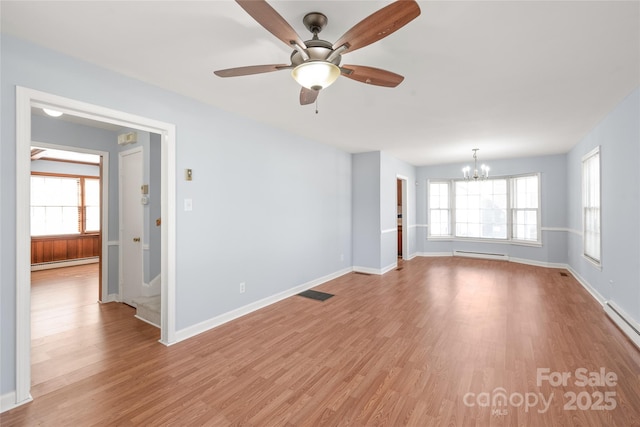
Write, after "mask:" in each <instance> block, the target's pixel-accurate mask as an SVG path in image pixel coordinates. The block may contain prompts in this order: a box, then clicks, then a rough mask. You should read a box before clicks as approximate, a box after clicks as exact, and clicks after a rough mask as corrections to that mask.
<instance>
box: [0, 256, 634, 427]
mask: <svg viewBox="0 0 640 427" xmlns="http://www.w3.org/2000/svg"><path fill="white" fill-rule="evenodd" d="M84 268H85V267H82V268H78V270H75V271H79V272H78V273H76V272H74V271H73V270H71V269H69V270H68V272H69V273H68V274H67V275H66V276H64V277H60V278H59V282H60V283H58V285H57V286H64V287H65V290H64V291H60V290H55V291H50V290H49V289H51V288H52V287H53V286H54V284H52V283H50V282H49V281H44V282H43V283H40V282H39V281H38V280H37V278H36V279H34V284H33V287H34V291H33V305H34V311H33V323H34V325H33V354H34V360H33V380H34V386H33V390H32V392H33V395H34V397H35V400H34V401H33V402H32V403H29V404H27V405H24V406H22V407H19V408H16V409H14V410H12V411H10V412H6V413H4V414H2V416H1V418H0V422H1V424H2V425H3V426H13V425H52V426H58V425H74V426H85V425H104V426H107V425H122V426H129V425H212V426H227V425H246V426H303V425H328V426H342V425H345V426H346V425H358V426H359V425H367V426H372V425H384V426H400V425H415V426H441V425H443V426H490V425H495V426H507V425H508V426H512V425H513V426H516V425H517V426H624V427H629V426H640V352H639V351H638V349H637V348H635V347H634V346H633V345H632V344H631V342H630V341H629V340H628V339H627V338H626V337H625V336H624V335H623V334H622V333H621V332H620V331H619V330H618V329H617V328H616V327H615V325H614V324H613V323H611V321H610V320H608V318H607V317H606V315H605V314H604V313H603V311H602V308H601V307H600V306H599V305H598V304H597V303H596V301H594V300H593V299H592V297H591V296H590V295H589V294H588V293H587V292H586V291H584V289H583V288H582V287H581V286H580V285H579V284H578V283H577V282H576V281H575V280H574V279H573V278H572V277H571V276H566V277H565V276H561V274H560V273H561V271H560V270H554V269H544V268H539V267H532V266H526V265H520V264H514V263H507V262H500V261H484V260H472V259H464V258H416V259H414V260H412V261H408V262H404V263H403V264H402V265H401V268H400V269H399V270H396V271H392V272H389V273H387V274H385V275H384V276H368V275H362V274H356V273H353V274H349V275H346V276H343V277H341V278H339V279H337V280H334V281H331V282H329V283H326V284H324V285H322V286H320V287H318V288H316V289H318V290H321V291H324V292H329V293H333V294H335V296H334V297H333V298H330V299H328V300H327V301H325V302H318V301H314V300H310V299H305V298H302V297H298V296H295V297H291V298H288V299H286V300H283V301H281V302H279V303H276V304H273V305H271V306H269V307H267V308H265V309H262V310H259V311H257V312H254V313H252V314H250V315H247V316H245V317H243V318H240V319H237V320H235V321H233V322H230V323H227V324H225V325H222V326H220V327H218V328H216V329H214V330H211V331H209V332H206V333H203V334H201V335H198V336H197V337H194V338H192V339H189V340H186V341H184V342H181V343H178V344H175V345H173V346H171V347H165V346H163V345H162V344H159V343H158V342H157V340H158V338H159V332H158V330H157V329H156V328H154V327H152V326H150V325H147V324H145V323H143V322H141V321H139V320H137V319H135V318H134V317H133V314H134V312H133V311H134V310H133V309H132V308H130V307H127V306H125V305H121V304H116V303H110V304H105V305H98V304H96V303H94V302H93V301H95V299H96V294H95V293H96V292H95V291H94V293H93V295H92V294H91V292H90V293H89V294H88V296H87V298H86V299H85V298H84V297H78V300H77V305H76V304H75V303H72V302H71V299H72V298H71V297H69V296H65V297H62V296H61V294H62V292H64V293H74V294H75V295H80V294H81V293H82V292H83V291H81V290H78V288H79V287H80V288H81V287H82V286H84V285H86V283H85V282H86V278H85V273H84V272H82V269H84ZM34 276H35V275H34ZM74 284H77V285H78V286H75V285H74ZM61 299H62V300H63V301H64V302H65V303H68V304H67V305H65V306H60V305H58V304H56V303H55V302H54V301H56V300H58V301H60V300H61ZM51 305H53V306H54V307H57V308H45V307H47V306H51ZM45 313H47V314H45ZM545 368H547V369H549V372H551V373H552V372H560V373H562V372H569V373H571V378H569V379H568V383H567V385H565V386H562V385H557V386H552V385H551V384H549V382H548V381H544V382H543V383H541V384H540V385H538V381H537V370H538V369H545ZM580 368H585V369H586V370H587V371H589V372H592V371H599V370H600V369H601V368H604V369H605V370H606V372H613V373H615V375H617V382H616V384H615V385H613V386H611V385H610V386H589V385H587V386H580V385H576V384H575V381H576V379H577V378H576V377H575V372H576V370H577V369H580ZM500 388H501V389H500ZM502 389H504V391H503V393H504V395H505V396H507V399H508V401H507V404H506V405H505V406H491V404H490V401H489V406H480V403H483V402H485V401H486V400H483V399H485V398H487V397H488V398H489V399H490V398H492V397H494V396H495V395H496V394H499V392H500V390H502ZM483 393H485V394H483ZM565 393H569V394H567V395H565ZM571 393H575V395H576V396H577V397H578V400H577V402H574V403H573V407H574V408H575V409H574V410H568V409H565V405H568V406H569V408H571V407H572V402H571ZM605 393H607V396H608V397H607V400H606V401H600V402H599V403H598V402H597V400H598V396H604V395H605ZM612 393H613V394H612ZM540 394H541V395H542V397H543V398H544V399H545V400H547V401H548V400H549V399H551V403H550V404H549V407H548V408H547V409H546V410H545V409H544V406H543V404H542V403H541V402H538V404H537V405H536V406H533V405H532V407H531V408H525V404H523V403H522V402H523V401H522V399H528V400H529V401H530V402H531V403H533V396H534V395H536V396H540ZM612 399H613V402H612ZM587 400H589V401H587ZM587 403H593V404H595V406H594V408H595V407H611V406H612V405H613V404H615V409H612V410H605V409H601V410H595V409H593V410H592V409H590V407H587V406H586V404H587ZM471 405H473V406H471ZM580 407H583V408H586V409H580Z"/></svg>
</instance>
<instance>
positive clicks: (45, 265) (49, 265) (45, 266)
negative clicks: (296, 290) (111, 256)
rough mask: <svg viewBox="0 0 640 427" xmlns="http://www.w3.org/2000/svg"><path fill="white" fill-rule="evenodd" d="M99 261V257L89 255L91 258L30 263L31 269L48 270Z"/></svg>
mask: <svg viewBox="0 0 640 427" xmlns="http://www.w3.org/2000/svg"><path fill="white" fill-rule="evenodd" d="M99 261H100V258H99V257H91V258H77V259H69V260H62V261H48V262H41V263H38V264H31V271H39V270H50V269H53V268H61V267H73V266H75V265H83V264H93V263H96V262H99Z"/></svg>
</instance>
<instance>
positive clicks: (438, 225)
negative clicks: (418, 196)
mask: <svg viewBox="0 0 640 427" xmlns="http://www.w3.org/2000/svg"><path fill="white" fill-rule="evenodd" d="M449 188H450V182H449V181H433V182H431V181H430V182H429V227H428V230H429V235H430V236H433V237H446V236H451V209H450V208H449V197H450V196H449V193H450V191H449Z"/></svg>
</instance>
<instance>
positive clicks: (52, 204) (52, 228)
mask: <svg viewBox="0 0 640 427" xmlns="http://www.w3.org/2000/svg"><path fill="white" fill-rule="evenodd" d="M98 231H100V180H99V179H98V178H89V177H75V176H74V177H72V176H54V175H41V174H33V175H31V235H32V236H50V235H57V234H80V233H91V232H98Z"/></svg>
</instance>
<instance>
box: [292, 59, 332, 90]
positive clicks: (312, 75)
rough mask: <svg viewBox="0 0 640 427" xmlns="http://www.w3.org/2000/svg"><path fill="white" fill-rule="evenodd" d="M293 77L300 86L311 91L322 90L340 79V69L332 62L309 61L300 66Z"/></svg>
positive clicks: (293, 72) (294, 70)
mask: <svg viewBox="0 0 640 427" xmlns="http://www.w3.org/2000/svg"><path fill="white" fill-rule="evenodd" d="M291 76H292V77H293V79H294V80H295V81H296V82H298V84H299V85H300V86H303V87H306V88H307V89H311V90H321V89H324V88H326V87H328V86H330V85H331V84H332V83H333V82H335V81H336V80H337V79H338V77H340V68H338V66H337V65H335V64H332V63H331V62H326V61H309V62H304V63H302V64H300V65H298V66H297V67H296V68H294V69H293V70H292V71H291Z"/></svg>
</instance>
